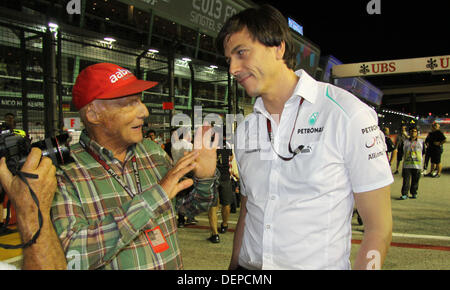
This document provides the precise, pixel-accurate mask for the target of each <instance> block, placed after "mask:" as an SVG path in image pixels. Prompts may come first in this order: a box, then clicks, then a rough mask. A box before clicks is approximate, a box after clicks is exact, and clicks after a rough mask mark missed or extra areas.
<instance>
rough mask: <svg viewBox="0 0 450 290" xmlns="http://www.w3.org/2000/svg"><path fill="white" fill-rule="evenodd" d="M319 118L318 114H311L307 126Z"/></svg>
mask: <svg viewBox="0 0 450 290" xmlns="http://www.w3.org/2000/svg"><path fill="white" fill-rule="evenodd" d="M318 117H319V112H314V113H312V115H311V117H309V125H311V126H312V125H314V124H315V123H316V121H317V118H318Z"/></svg>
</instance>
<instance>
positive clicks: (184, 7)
mask: <svg viewBox="0 0 450 290" xmlns="http://www.w3.org/2000/svg"><path fill="white" fill-rule="evenodd" d="M120 1H121V2H125V3H127V4H131V5H135V6H136V7H138V8H140V9H142V10H144V11H147V10H148V9H149V8H150V9H153V10H154V11H155V12H156V14H159V15H163V16H166V17H169V19H172V20H173V21H176V22H179V23H181V24H184V25H186V26H189V27H191V28H193V29H197V28H200V30H201V31H202V32H204V33H206V34H209V35H211V36H213V37H215V36H216V35H217V33H218V32H219V31H220V29H221V28H222V26H223V24H224V23H225V21H226V20H227V19H228V18H229V17H231V16H233V15H234V14H236V13H237V12H239V11H241V10H243V9H244V8H246V7H241V6H240V5H239V4H236V3H234V1H231V0H120Z"/></svg>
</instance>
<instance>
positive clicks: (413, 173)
mask: <svg viewBox="0 0 450 290" xmlns="http://www.w3.org/2000/svg"><path fill="white" fill-rule="evenodd" d="M423 151H424V141H423V139H419V138H418V132H417V127H415V126H411V128H410V129H409V138H408V139H406V140H404V141H403V169H402V177H403V184H402V196H401V197H400V199H401V200H405V199H408V193H411V198H417V194H418V189H419V179H420V176H421V171H422V158H423V157H422V155H423Z"/></svg>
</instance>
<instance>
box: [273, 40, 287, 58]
mask: <svg viewBox="0 0 450 290" xmlns="http://www.w3.org/2000/svg"><path fill="white" fill-rule="evenodd" d="M285 51H286V42H284V41H281V43H280V45H278V46H277V47H276V51H275V53H276V56H277V59H278V60H281V59H283V58H284V53H285Z"/></svg>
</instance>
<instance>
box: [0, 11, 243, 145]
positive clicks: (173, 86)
mask: <svg viewBox="0 0 450 290" xmlns="http://www.w3.org/2000/svg"><path fill="white" fill-rule="evenodd" d="M176 45H177V43H176V41H173V45H172V46H170V47H168V48H167V49H166V51H162V52H158V51H156V50H149V48H143V47H132V45H130V46H125V45H124V43H123V42H121V44H120V45H119V44H116V43H115V42H114V41H113V40H112V39H104V38H103V35H101V34H98V33H93V32H92V31H84V30H76V31H72V30H71V31H69V32H68V31H64V30H63V29H61V28H56V27H51V26H39V25H35V26H30V25H29V24H27V25H26V26H25V25H21V24H20V23H12V22H10V21H7V20H5V19H0V96H1V104H0V112H1V114H2V115H5V114H6V113H8V112H12V113H13V114H15V116H16V120H17V128H21V129H23V130H25V131H26V132H28V134H29V135H30V137H32V138H33V141H35V140H40V139H43V138H44V137H48V136H54V135H56V134H58V133H60V131H62V130H64V129H67V126H66V128H65V127H64V119H67V118H77V117H78V112H76V110H74V108H73V107H72V105H71V92H72V87H73V85H74V83H75V80H76V77H77V76H78V74H79V72H80V71H81V70H82V69H84V68H85V67H87V66H89V65H91V64H94V63H99V62H111V63H115V64H118V65H120V66H122V67H124V68H127V69H129V70H131V71H133V72H134V73H135V74H136V76H137V77H138V78H140V79H146V80H152V81H157V82H159V84H158V85H157V86H156V87H154V88H152V89H150V90H148V91H145V92H144V93H143V102H144V103H145V104H146V105H147V107H148V109H149V112H150V116H149V118H148V120H146V122H147V123H148V125H149V127H151V128H153V129H155V130H156V131H157V132H158V133H162V134H164V135H165V136H164V138H166V137H167V136H168V133H169V131H170V127H171V124H170V121H171V118H172V116H173V114H176V113H185V114H186V115H188V116H190V117H191V119H192V120H193V119H194V110H193V109H194V107H195V106H198V105H201V106H202V109H203V112H204V113H205V114H208V113H217V114H219V115H224V114H227V113H239V110H238V109H236V108H237V107H238V104H237V100H236V96H237V95H238V94H237V93H236V92H237V84H236V83H235V82H233V80H232V78H231V77H230V76H229V75H228V73H227V69H226V68H219V67H217V66H214V65H212V64H206V63H202V62H200V61H198V60H188V59H186V58H184V57H182V56H179V55H176V49H175V48H176V47H175V46H176ZM136 46H138V45H136ZM163 103H171V104H173V108H172V109H169V110H164V109H163V105H162V104H163ZM81 127H82V125H81ZM76 130H78V131H79V130H80V128H76Z"/></svg>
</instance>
